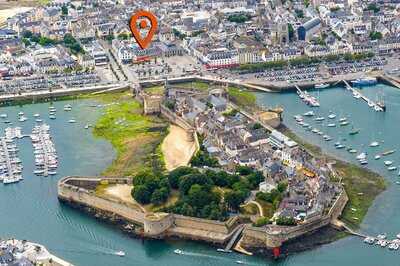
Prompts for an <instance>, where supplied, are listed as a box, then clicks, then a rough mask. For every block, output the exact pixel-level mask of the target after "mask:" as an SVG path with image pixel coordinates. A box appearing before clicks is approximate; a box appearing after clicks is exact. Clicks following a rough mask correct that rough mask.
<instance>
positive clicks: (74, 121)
mask: <svg viewBox="0 0 400 266" xmlns="http://www.w3.org/2000/svg"><path fill="white" fill-rule="evenodd" d="M68 123H76V120H75V119H70V120H68Z"/></svg>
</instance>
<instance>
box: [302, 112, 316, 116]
mask: <svg viewBox="0 0 400 266" xmlns="http://www.w3.org/2000/svg"><path fill="white" fill-rule="evenodd" d="M303 115H304V116H314V112H313V111H308V112H306V113H304V114H303Z"/></svg>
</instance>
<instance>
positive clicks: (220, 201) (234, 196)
mask: <svg viewBox="0 0 400 266" xmlns="http://www.w3.org/2000/svg"><path fill="white" fill-rule="evenodd" d="M263 179H264V177H263V175H262V174H261V173H260V172H258V171H255V170H253V169H252V168H249V167H238V168H237V174H229V173H227V172H224V171H214V170H210V169H208V170H206V171H204V172H200V171H199V170H197V169H194V168H190V167H179V168H177V169H175V170H173V171H171V172H170V173H169V174H168V181H169V185H170V186H171V188H173V189H177V190H179V192H180V197H179V200H178V202H177V203H176V204H175V205H174V206H172V207H168V208H166V209H165V211H170V212H174V213H178V214H182V215H187V216H194V217H200V218H208V219H213V220H224V219H226V217H227V211H228V210H234V211H236V210H238V209H239V206H240V205H241V204H242V203H243V202H244V201H245V199H246V198H247V197H248V196H249V194H250V191H251V190H252V189H255V188H257V187H258V184H259V183H260V182H261V181H262V180H263ZM216 187H219V188H224V189H226V190H227V192H225V193H223V192H222V189H217V188H216ZM219 190H221V192H220V191H219ZM222 193H223V196H222Z"/></svg>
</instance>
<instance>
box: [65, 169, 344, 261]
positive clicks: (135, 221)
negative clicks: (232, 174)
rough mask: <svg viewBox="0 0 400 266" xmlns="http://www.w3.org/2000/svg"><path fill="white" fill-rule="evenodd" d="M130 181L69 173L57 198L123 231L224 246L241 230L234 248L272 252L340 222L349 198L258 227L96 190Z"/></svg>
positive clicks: (142, 235)
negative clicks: (149, 206)
mask: <svg viewBox="0 0 400 266" xmlns="http://www.w3.org/2000/svg"><path fill="white" fill-rule="evenodd" d="M130 182H131V180H130V179H129V178H107V177H80V176H68V177H64V178H62V179H60V181H59V182H58V198H59V200H60V201H61V202H63V203H65V204H68V205H70V206H73V207H75V208H78V209H81V210H84V211H86V212H88V213H90V214H93V215H94V216H95V217H96V218H100V219H103V220H108V221H110V222H112V223H115V224H118V225H119V226H120V227H121V229H122V230H124V231H126V232H129V233H133V234H134V235H135V236H137V237H142V238H150V239H151V238H156V239H168V238H171V239H176V238H178V239H187V240H194V241H202V242H206V243H210V244H213V245H216V246H219V247H225V246H226V245H227V244H229V242H230V241H231V240H232V237H234V236H235V235H236V237H239V236H238V235H237V234H235V232H237V231H238V230H242V233H241V239H240V240H239V242H238V243H240V246H237V247H236V248H235V250H243V249H244V250H246V249H249V250H257V249H266V250H268V251H269V252H271V253H270V254H272V251H273V250H274V249H276V248H280V247H281V246H282V245H284V243H285V242H287V241H289V240H293V239H298V238H301V236H303V235H305V234H309V233H311V232H315V231H316V230H318V229H320V228H322V227H325V226H328V225H329V224H331V223H333V224H334V225H335V224H337V223H336V221H337V219H338V217H339V216H340V214H341V212H342V211H343V208H344V207H345V205H346V203H347V200H348V198H347V195H346V192H345V191H343V192H342V193H341V194H340V195H339V196H338V197H337V199H336V200H335V203H334V204H333V205H332V207H331V208H330V210H329V212H328V213H327V214H325V215H319V216H315V217H314V218H313V219H312V220H309V221H307V222H304V223H303V224H299V225H297V226H294V227H282V226H273V225H271V226H267V227H266V228H258V227H254V226H251V225H250V224H243V222H241V219H240V217H238V216H236V217H233V218H230V219H229V220H227V221H226V222H220V221H214V220H208V219H200V218H194V217H187V216H183V215H176V214H170V213H145V212H141V211H138V210H137V209H136V208H135V207H134V206H132V205H129V204H128V203H126V202H122V201H117V200H114V199H110V198H105V197H101V196H98V195H96V193H95V188H96V187H97V186H98V185H99V184H129V183H130ZM342 229H343V228H342ZM237 240H238V239H235V241H237ZM247 253H248V252H247ZM250 254H251V253H250Z"/></svg>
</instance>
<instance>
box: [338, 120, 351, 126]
mask: <svg viewBox="0 0 400 266" xmlns="http://www.w3.org/2000/svg"><path fill="white" fill-rule="evenodd" d="M348 124H349V122H348V121H343V122H340V123H339V125H340V126H341V127H344V126H347V125H348Z"/></svg>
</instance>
